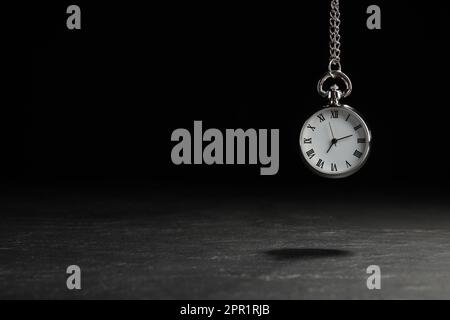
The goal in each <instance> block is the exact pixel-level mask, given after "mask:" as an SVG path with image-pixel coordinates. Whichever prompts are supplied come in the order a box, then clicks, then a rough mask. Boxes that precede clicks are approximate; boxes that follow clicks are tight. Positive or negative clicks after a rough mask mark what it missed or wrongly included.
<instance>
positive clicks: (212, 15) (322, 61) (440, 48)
mask: <svg viewBox="0 0 450 320" xmlns="http://www.w3.org/2000/svg"><path fill="white" fill-rule="evenodd" d="M69 4H71V3H66V2H60V3H59V4H43V3H39V4H36V8H35V9H34V10H35V11H34V12H37V13H38V14H35V15H34V16H35V17H37V21H36V22H34V26H35V27H34V28H32V30H33V31H32V33H33V44H32V47H33V48H32V97H31V99H30V102H29V103H27V105H26V107H25V113H24V117H23V122H22V123H23V124H24V126H25V130H24V134H25V135H24V141H21V142H17V144H22V145H23V146H24V148H23V157H20V158H21V159H19V156H15V155H19V154H20V155H21V156H22V153H21V152H15V153H10V154H14V156H13V157H12V158H8V159H6V160H5V161H7V166H4V168H6V169H5V175H7V176H8V177H10V178H12V179H13V180H16V181H22V182H25V183H38V184H39V183H53V182H55V181H58V182H61V181H64V182H69V183H75V182H79V181H105V182H107V183H109V182H111V181H128V182H129V181H137V182H139V183H141V182H142V183H144V184H145V183H151V182H155V181H157V182H162V183H164V182H169V183H170V182H172V181H176V182H178V183H182V182H186V181H191V182H192V181H194V182H196V183H200V184H204V185H208V184H210V183H232V184H243V183H257V184H259V185H262V186H264V185H270V184H277V183H280V184H286V185H296V186H300V187H301V186H308V185H311V184H315V185H318V186H327V185H339V186H349V187H350V186H353V187H355V188H361V187H369V186H373V187H376V188H383V187H385V186H406V185H415V186H420V187H423V190H427V188H428V187H429V186H434V187H438V188H440V187H445V186H447V179H448V178H449V175H450V164H449V162H448V159H447V157H446V154H447V141H448V140H449V139H450V135H449V133H448V130H449V127H448V125H447V123H448V121H450V120H449V119H450V112H449V109H448V97H447V91H448V90H447V87H446V84H447V77H445V73H446V71H445V70H447V69H448V68H447V64H448V58H447V51H446V49H445V47H446V42H447V39H448V35H447V33H446V29H448V28H447V26H446V24H447V20H448V11H447V8H446V5H445V4H444V2H426V3H425V2H421V3H416V2H413V1H365V0H364V1H343V2H342V4H341V11H342V19H343V23H342V37H343V38H342V50H343V51H342V63H343V70H344V72H345V73H347V74H348V75H349V76H350V78H351V79H352V81H353V85H354V92H353V94H352V96H351V97H349V98H348V99H347V100H346V103H347V104H349V105H351V106H353V107H355V108H356V109H357V110H359V111H360V112H361V113H362V114H363V115H364V116H365V118H366V119H367V120H368V123H369V125H370V126H371V129H372V133H373V137H374V140H373V149H372V154H371V156H370V159H369V161H368V163H367V164H366V166H365V167H364V169H363V170H362V171H361V172H360V173H358V174H357V175H355V176H353V177H351V178H348V179H345V180H340V181H330V180H326V179H323V178H319V177H316V176H315V175H314V174H312V173H311V172H310V171H309V170H308V169H307V168H306V167H305V166H304V164H303V162H302V161H301V155H300V154H299V146H298V136H299V132H300V129H301V126H302V124H303V122H304V121H305V120H306V119H307V118H308V117H309V116H310V115H311V114H312V113H314V112H315V111H317V110H318V108H320V107H321V106H323V105H324V104H325V100H324V99H322V98H321V97H319V95H318V94H317V92H316V84H317V81H318V80H319V79H320V77H321V76H322V75H323V74H324V72H325V71H326V70H327V63H328V54H329V53H328V50H329V49H328V18H329V16H328V14H329V1H308V2H304V1H303V2H297V3H290V4H281V3H274V2H253V3H250V2H247V3H245V4H244V3H242V2H236V3H216V2H213V3H211V2H206V3H167V4H161V3H157V4H156V3H152V4H148V3H147V4H144V3H143V2H139V3H138V2H124V1H122V2H103V3H100V2H95V3H93V2H81V1H79V2H78V4H79V5H80V6H81V10H82V30H81V31H70V30H67V28H66V18H67V14H66V13H65V11H66V8H67V6H68V5H69ZM371 4H377V5H379V6H380V7H381V10H382V30H368V29H367V27H366V19H367V17H368V15H367V14H366V9H367V7H368V6H369V5H371ZM194 120H202V121H203V126H204V128H219V129H225V128H244V129H246V128H279V129H280V171H279V173H278V175H277V176H274V177H260V176H259V166H212V167H208V166H178V167H177V166H175V165H173V164H172V162H171V159H170V152H171V148H172V147H173V143H172V142H171V141H170V135H171V133H172V131H173V130H175V129H177V128H187V129H189V130H191V131H192V127H193V121H194ZM4 121H5V120H4ZM17 140H21V139H19V138H18V139H17Z"/></svg>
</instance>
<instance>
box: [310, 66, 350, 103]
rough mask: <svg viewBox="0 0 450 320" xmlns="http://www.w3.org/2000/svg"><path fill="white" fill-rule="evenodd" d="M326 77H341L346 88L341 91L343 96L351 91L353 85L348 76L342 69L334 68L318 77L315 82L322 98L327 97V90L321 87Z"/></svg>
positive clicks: (345, 96)
mask: <svg viewBox="0 0 450 320" xmlns="http://www.w3.org/2000/svg"><path fill="white" fill-rule="evenodd" d="M328 79H341V80H342V81H344V83H345V86H346V88H345V90H344V91H343V92H342V97H343V98H347V97H348V96H349V95H350V94H351V93H352V90H353V86H352V82H351V81H350V78H349V77H348V76H347V75H346V74H345V73H343V72H342V71H339V70H334V71H329V72H327V73H325V75H324V76H323V77H322V79H320V81H319V83H318V84H317V91H318V92H319V94H320V95H321V96H322V97H324V98H326V97H328V91H325V90H324V89H323V86H324V84H325V82H326V81H327V80H328Z"/></svg>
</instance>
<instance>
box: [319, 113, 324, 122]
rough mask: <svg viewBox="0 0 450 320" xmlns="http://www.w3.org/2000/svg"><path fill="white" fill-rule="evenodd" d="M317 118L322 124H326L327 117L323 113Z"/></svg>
mask: <svg viewBox="0 0 450 320" xmlns="http://www.w3.org/2000/svg"><path fill="white" fill-rule="evenodd" d="M317 118H319V119H320V122H324V121H325V116H324V115H323V114H322V113H321V114H319V115H318V116H317Z"/></svg>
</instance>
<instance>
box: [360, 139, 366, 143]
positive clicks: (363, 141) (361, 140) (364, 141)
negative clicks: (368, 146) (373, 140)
mask: <svg viewBox="0 0 450 320" xmlns="http://www.w3.org/2000/svg"><path fill="white" fill-rule="evenodd" d="M358 143H366V139H364V138H359V139H358Z"/></svg>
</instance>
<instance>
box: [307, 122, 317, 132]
mask: <svg viewBox="0 0 450 320" xmlns="http://www.w3.org/2000/svg"><path fill="white" fill-rule="evenodd" d="M308 129H311V130H312V132H314V130H316V127H313V126H312V125H310V124H308Z"/></svg>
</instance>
